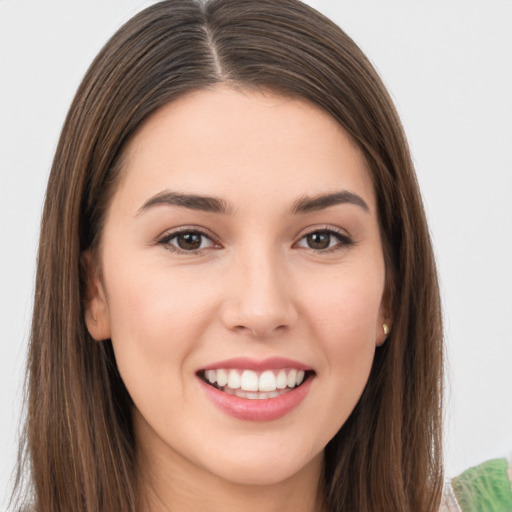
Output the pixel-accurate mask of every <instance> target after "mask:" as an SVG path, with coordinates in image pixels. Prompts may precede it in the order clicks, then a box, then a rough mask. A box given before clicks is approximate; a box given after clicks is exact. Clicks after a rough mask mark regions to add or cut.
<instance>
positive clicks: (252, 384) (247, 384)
mask: <svg viewBox="0 0 512 512" xmlns="http://www.w3.org/2000/svg"><path fill="white" fill-rule="evenodd" d="M240 387H241V388H242V390H243V391H259V389H258V374H257V373H256V372H253V371H252V370H244V373H242V377H241V379H240Z"/></svg>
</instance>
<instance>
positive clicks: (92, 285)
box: [81, 251, 111, 341]
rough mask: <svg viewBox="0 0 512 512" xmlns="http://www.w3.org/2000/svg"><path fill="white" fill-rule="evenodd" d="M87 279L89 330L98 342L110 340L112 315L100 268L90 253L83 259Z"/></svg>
mask: <svg viewBox="0 0 512 512" xmlns="http://www.w3.org/2000/svg"><path fill="white" fill-rule="evenodd" d="M81 264H82V271H83V273H84V277H85V279H84V280H85V290H84V292H85V296H84V316H85V324H86V326H87V330H88V331H89V334H90V335H91V336H92V338H93V339H94V340H96V341H101V340H106V339H109V338H110V336H111V335H110V313H109V310H108V304H107V300H106V295H105V290H104V286H103V284H102V282H101V279H100V273H99V270H98V266H97V264H96V263H95V261H94V257H93V256H92V254H91V252H90V251H85V252H84V253H83V254H82V257H81Z"/></svg>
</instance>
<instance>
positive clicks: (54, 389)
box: [20, 0, 442, 512]
mask: <svg viewBox="0 0 512 512" xmlns="http://www.w3.org/2000/svg"><path fill="white" fill-rule="evenodd" d="M220 82H223V83H228V84H229V83H231V84H233V85H235V86H238V87H245V88H263V89H271V90H273V91H275V92H278V93H282V94H287V95H293V96H297V97H301V98H305V99H306V100H308V101H310V102H312V103H314V104H316V105H319V106H320V107H321V108H323V109H324V110H325V111H327V112H328V113H329V114H330V115H331V116H333V117H334V118H335V119H336V120H337V121H338V122H339V123H340V125H341V126H342V127H343V128H344V129H345V130H346V131H347V132H348V133H349V134H350V136H351V137H352V139H353V140H354V141H355V143H356V144H357V145H358V146H359V148H360V149H361V150H362V152H363V153H364V156H365V158H366V161H367V164H368V167H369V169H370V171H371V174H372V177H373V182H374V186H375V190H376V195H377V198H378V210H379V220H380V227H381V234H382V240H383V246H384V252H385V259H386V269H387V292H386V293H388V295H389V297H390V300H391V305H392V307H391V310H392V317H393V327H392V331H391V333H390V335H389V337H388V340H387V342H386V343H385V344H384V346H382V347H381V348H379V349H378V350H377V353H376V356H375V360H374V364H373V368H372V372H371V375H370V378H369V381H368V384H367V386H366V388H365V391H364V393H363V396H362V397H361V399H360V401H359V403H358V404H357V406H356V407H355V409H354V411H353V413H352V414H351V416H350V418H349V419H348V421H347V422H346V423H345V424H344V425H343V426H342V428H341V429H340V431H339V432H338V433H337V434H336V436H335V437H334V438H333V439H332V440H331V441H330V443H329V444H328V445H327V447H326V449H325V468H324V492H325V502H326V506H327V509H328V510H330V511H342V510H344V511H351V512H352V511H354V512H355V511H357V512H383V511H400V512H413V511H414V512H433V511H434V510H436V509H437V507H438V504H439V500H440V491H441V485H442V469H441V467H442V457H441V391H442V389H441V388H442V325H441V313H440V302H439V290H438V284H437V276H436V269H435V262H434V258H433V254H432V248H431V243H430V238H429V233H428V228H427V224H426V221H425V214H424V210H423V206H422V200H421V196H420V193H419V190H418V185H417V182H416V178H415V174H414V169H413V164H412V162H411V157H410V154H409V149H408V145H407V142H406V140H405V137H404V133H403V130H402V127H401V123H400V120H399V118H398V116H397V113H396V111H395V108H394V106H393V104H392V101H391V99H390V97H389V95H388V94H387V92H386V90H385V88H384V86H383V84H382V82H381V80H380V78H379V77H378V75H377V73H376V72H375V70H374V69H373V67H372V65H371V64H370V63H369V61H368V60H367V58H366V57H365V56H364V54H363V53H362V52H361V50H360V49H359V48H358V47H357V46H356V44H355V43H354V42H353V41H352V40H351V39H350V38H349V37H348V36H347V35H346V34H345V33H344V32H343V31H342V30H341V29H340V28H339V27H338V26H336V25H335V24H334V23H332V22H331V21H330V20H328V19H326V18H325V17H323V16H322V15H321V14H319V13H318V12H316V11H315V10H313V9H312V8H310V7H307V6H306V5H304V4H302V3H300V2H299V1H297V0H279V1H276V0H257V1H255V0H212V1H210V2H199V1H194V0H169V1H164V2H161V3H158V4H156V5H153V6H151V7H149V8H147V9H146V10H144V11H142V12H141V13H139V14H138V15H136V16H135V17H134V18H132V19H131V20H130V21H129V22H128V23H126V24H125V25H124V26H123V27H122V28H121V29H120V30H119V31H118V32H117V33H116V34H115V35H114V36H113V37H112V38H111V39H110V41H109V42H108V43H107V44H106V46H105V47H104V48H103V49H102V50H101V52H100V53H99V55H98V56H97V57H96V59H95V60H94V62H93V63H92V65H91V67H90V68H89V70H88V71H87V73H86V75H85V77H84V79H83V81H82V83H81V85H80V87H79V89H78V91H77V93H76V96H75V98H74V100H73V103H72V105H71V108H70V110H69V113H68V116H67V118H66V121H65V124H64V127H63V130H62V135H61V138H60V141H59V144H58V147H57V151H56V155H55V159H54V162H53V167H52V170H51V175H50V179H49V183H48V189H47V195H46V202H45V207H44V213H43V219H42V227H41V237H40V243H39V255H38V267H37V277H36V291H35V305H34V315H33V323H32V334H31V344H30V353H29V361H28V413H27V427H26V432H27V438H26V444H27V454H28V461H29V469H30V472H31V481H32V485H33V497H34V503H35V505H36V509H37V510H38V512H70V511H79V512H120V511H123V512H130V511H131V512H135V511H137V509H138V497H137V492H136V484H135V482H136V477H137V466H136V462H137V461H136V458H135V439H134V433H133V429H132V419H131V408H132V403H131V400H130V397H129V395H128V393H127V391H126V389H125V387H124V385H123V383H122V381H121V379H120V376H119V374H118V371H117V367H116V362H115V359H114V356H113V352H112V347H111V344H110V342H109V341H108V340H107V341H105V342H94V341H93V340H92V339H91V337H90V335H89V333H88V331H87V328H86V326H85V321H84V308H83V305H84V300H85V299H84V268H83V266H82V265H81V254H82V253H83V251H84V250H87V249H91V248H93V249H94V247H95V245H96V244H97V243H98V241H99V239H100V237H101V232H102V223H103V221H104V217H105V211H106V209H107V207H108V204H109V199H110V197H111V195H112V193H113V191H114V190H115V184H116V179H117V177H118V175H119V170H120V169H121V168H122V150H123V147H124V145H125V144H126V142H127V141H128V140H129V139H130V137H131V135H132V134H133V133H134V132H135V130H136V129H137V127H138V126H139V125H140V123H141V122H142V121H143V120H144V119H146V118H147V117H148V116H149V115H150V114H151V113H152V112H154V111H155V110H156V109H158V108H159V107H161V106H162V105H164V104H166V103H168V102H170V101H173V100H175V99H176V98H177V97H179V96H180V95H183V94H185V93H187V92H189V91H191V90H195V89H201V88H207V87H209V86H212V85H214V84H217V83H220ZM20 474H21V473H20Z"/></svg>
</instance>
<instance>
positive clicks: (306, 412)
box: [86, 86, 389, 512]
mask: <svg viewBox="0 0 512 512" xmlns="http://www.w3.org/2000/svg"><path fill="white" fill-rule="evenodd" d="M125 156H126V159H125V163H124V168H123V171H122V173H123V174H122V177H121V180H120V183H119V186H118V188H117V190H116V191H115V193H114V195H113V198H112V202H111V204H110V206H109V209H108V213H107V218H106V222H105V227H104V232H103V234H102V239H101V244H100V248H99V250H98V254H96V255H94V256H95V257H92V255H89V260H90V261H91V262H92V261H95V262H96V264H92V263H91V267H92V268H91V277H90V282H89V296H90V301H89V305H88V308H87V312H86V321H87V324H88V328H89V330H90V332H91V334H92V336H93V337H94V338H95V339H96V340H102V339H107V338H111V339H112V343H113V346H114V351H115V355H116V360H117V364H118V366H119V370H120V373H121V376H122V378H123V380H124V382H125V385H126V387H127V389H128V391H129V393H130V395H131V397H132V398H133V401H134V404H135V407H134V425H135V431H136V439H137V449H138V452H139V458H140V461H141V466H140V467H141V486H142V487H141V489H142V492H143V495H144V496H146V498H147V510H167V509H169V510H170V509H171V508H172V510H173V511H192V510H209V511H217V510H244V511H249V512H250V511H253V510H254V511H260V512H261V511H262V510H265V511H280V512H283V511H288V510H290V511H292V510H293V511H294V512H296V511H304V512H306V511H318V510H319V509H320V502H319V498H318V490H319V482H320V479H321V471H322V460H323V449H324V447H325V445H326V444H327V442H328V441H329V440H330V439H331V438H332V437H333V436H334V435H335V433H336V432H337V431H338V430H339V428H340V427H341V426H342V425H343V423H344V422H345V421H346V419H347V417H348V416H349V415H350V413H351V411H352V410H353V408H354V406H355V405H356V403H357V401H358V399H359V397H360V395H361V393H362V391H363V389H364V386H365V384H366V382H367V379H368V375H369V372H370V368H371V365H372V361H373V357H374V352H375V347H376V346H377V345H379V344H381V343H383V341H384V339H385V335H384V332H383V327H382V326H383V323H384V318H385V317H386V316H387V314H386V307H385V304H384V303H383V296H384V282H385V267H384V258H383V252H382V246H381V240H380V234H379V224H378V218H377V213H376V199H375V193H374V188H373V185H372V181H371V177H370V174H369V171H368V170H367V167H366V164H365V161H364V159H363V156H362V154H361V152H360V150H359V149H358V148H357V147H356V146H355V144H354V143H353V142H352V141H351V140H350V138H349V137H348V135H347V134H346V133H345V131H344V130H343V129H342V128H341V127H340V126H339V125H338V124H337V123H336V122H335V121H334V120H333V119H332V118H331V117H330V116H329V115H328V114H327V113H325V112H323V111H322V110H320V109H319V108H317V107H315V106H313V105H311V104H309V103H307V102H305V101H302V100H298V99H293V98H287V97H284V96H279V95H275V94H273V93H269V92H256V91H246V90H235V89H231V88H228V87H227V86H220V87H217V88H215V89H211V90H202V91H197V92H193V93H189V94H187V95H186V96H184V97H182V98H180V99H179V100H177V101H175V102H173V103H171V104H169V105H166V106H165V107H163V108H161V109H160V110H159V111H157V112H156V113H155V114H153V115H152V116H151V117H150V118H149V119H148V120H147V121H146V122H145V123H144V124H143V126H142V127H141V128H140V129H139V130H138V132H137V133H136V134H135V136H134V137H133V138H132V140H131V141H130V143H129V145H128V147H127V149H126V153H125ZM166 191H167V192H168V191H173V192H179V193H186V194H197V195H207V196H214V197H216V198H220V199H222V200H223V201H224V202H225V203H226V204H228V205H229V208H228V210H229V211H228V212H227V213H214V212H206V211H199V210H195V209H191V208H186V207H183V206H173V205H169V204H154V205H152V206H147V207H146V208H143V206H144V205H145V204H147V203H148V201H150V200H151V198H153V197H155V196H156V195H158V194H161V193H162V192H166ZM339 191H348V192H350V193H352V194H354V195H357V196H358V197H359V198H360V199H362V200H363V201H364V203H366V205H367V209H366V208H364V207H363V206H361V204H353V203H342V204H334V205H331V206H328V207H324V208H320V209H318V210H311V211H306V212H300V213H291V212H290V210H291V208H292V206H293V205H294V203H295V202H296V201H298V200H300V199H303V198H304V197H305V196H311V197H315V196H318V195H322V194H327V193H335V192H339ZM181 227H186V228H190V229H189V230H190V231H193V230H194V229H196V230H197V229H201V230H202V231H205V232H206V233H207V234H208V235H209V236H210V237H211V240H210V239H209V238H206V237H204V238H199V240H200V241H201V249H200V250H199V251H196V250H192V251H188V252H187V251H183V250H181V252H175V251H173V250H172V247H177V243H178V239H177V238H176V237H174V238H171V237H170V234H171V233H172V232H173V230H175V229H176V228H181ZM326 229H332V230H336V231H337V232H339V233H340V234H341V236H342V238H341V239H340V238H338V237H337V236H335V235H326V237H327V242H328V243H327V246H328V248H326V249H321V250H314V249H313V248H311V244H310V239H309V238H307V237H306V235H307V234H308V233H311V232H316V233H318V232H324V233H325V230H326ZM166 237H167V238H166ZM347 238H348V239H350V241H351V242H352V243H347ZM163 239H164V240H165V242H166V243H159V242H162V240H163ZM212 240H213V241H212ZM323 240H324V241H325V237H324V239H323ZM387 323H388V324H389V320H388V321H387ZM238 356H246V357H251V358H254V359H257V360H261V359H264V358H267V357H274V356H277V357H287V358H291V359H294V360H296V361H300V362H302V363H304V364H306V365H308V366H309V367H311V368H312V369H314V371H315V375H314V378H313V380H312V383H311V388H310V391H309V393H308V394H307V395H306V397H305V399H304V400H303V401H302V403H301V404H300V405H299V406H298V407H297V408H295V409H294V410H292V411H291V412H290V413H288V414H287V415H285V416H284V417H282V418H280V419H277V420H273V421H266V422H254V421H244V420H240V419H236V418H233V417H231V416H229V415H227V414H225V413H224V412H223V411H221V410H219V409H218V408H217V407H216V406H214V405H213V404H212V402H210V400H209V399H208V398H207V397H206V395H205V393H204V392H203V390H202V389H201V386H200V385H199V380H198V377H197V375H196V372H197V371H198V370H199V369H200V368H202V367H204V366H206V365H209V364H211V363H214V362H217V361H221V360H225V359H228V358H232V357H238Z"/></svg>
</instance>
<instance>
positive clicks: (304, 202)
mask: <svg viewBox="0 0 512 512" xmlns="http://www.w3.org/2000/svg"><path fill="white" fill-rule="evenodd" d="M347 203H348V204H353V205H356V206H360V207H361V208H362V209H363V210H364V211H365V212H369V211H370V208H369V206H368V205H367V204H366V201H365V200H364V199H363V198H362V197H360V196H358V195H357V194H353V193H352V192H349V191H348V190H342V191H340V192H334V193H329V194H320V195H318V196H314V197H308V196H305V197H302V198H300V199H299V200H297V201H295V203H293V206H292V209H291V212H292V214H297V213H307V212H314V211H318V210H323V209H324V208H328V207H329V206H335V205H337V204H347Z"/></svg>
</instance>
